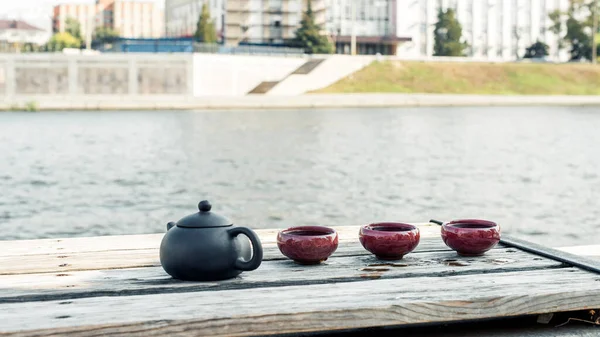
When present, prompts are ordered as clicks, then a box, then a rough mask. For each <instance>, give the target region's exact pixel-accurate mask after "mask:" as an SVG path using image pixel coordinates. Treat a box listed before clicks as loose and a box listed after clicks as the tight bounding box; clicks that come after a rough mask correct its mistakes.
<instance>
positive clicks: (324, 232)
mask: <svg viewBox="0 0 600 337" xmlns="http://www.w3.org/2000/svg"><path fill="white" fill-rule="evenodd" d="M295 231H298V232H299V231H311V232H318V233H319V234H316V235H296V234H294V233H293V232H295ZM279 234H280V235H281V236H291V237H303V238H320V237H325V236H330V235H337V231H336V230H335V229H333V228H331V227H327V226H293V227H289V228H286V229H282V230H281V231H279Z"/></svg>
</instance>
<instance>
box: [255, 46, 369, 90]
mask: <svg viewBox="0 0 600 337" xmlns="http://www.w3.org/2000/svg"><path fill="white" fill-rule="evenodd" d="M373 60H374V57H373V56H350V55H331V56H327V57H326V58H322V59H318V60H317V59H315V60H311V61H314V62H312V63H311V64H310V67H311V68H312V69H311V71H309V72H306V73H296V72H294V73H292V74H290V75H289V76H287V77H286V78H284V79H283V80H281V81H280V82H279V83H278V84H277V85H275V86H274V87H273V88H272V89H271V90H269V91H268V92H267V93H266V95H282V96H289V95H301V94H304V93H306V92H309V91H312V90H317V89H321V88H324V87H327V86H329V85H331V84H333V83H335V82H337V81H339V80H341V79H342V78H344V77H346V76H349V75H351V74H352V73H354V72H357V71H359V70H360V69H362V68H364V67H366V66H367V65H369V64H370V63H371V62H373ZM311 61H309V62H307V63H306V64H305V65H306V68H307V69H308V68H309V65H308V63H310V62H311ZM302 67H304V65H303V66H301V67H300V68H302Z"/></svg>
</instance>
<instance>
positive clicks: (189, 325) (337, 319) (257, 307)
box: [0, 268, 600, 336]
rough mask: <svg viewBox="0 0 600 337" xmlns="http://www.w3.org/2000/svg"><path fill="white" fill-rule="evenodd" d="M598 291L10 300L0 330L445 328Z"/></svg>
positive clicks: (356, 290)
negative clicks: (428, 325)
mask: <svg viewBox="0 0 600 337" xmlns="http://www.w3.org/2000/svg"><path fill="white" fill-rule="evenodd" d="M442 280H443V284H440V281H442ZM436 284H439V286H433V285H436ZM599 284H600V276H599V275H596V274H592V273H588V272H584V271H581V270H579V269H577V268H562V269H552V270H535V271H525V272H507V273H497V274H480V275H477V277H472V276H471V275H461V276H448V277H444V278H443V279H440V278H438V277H414V278H398V279H385V280H384V279H382V280H369V281H358V282H352V283H334V284H317V285H310V286H287V287H269V288H255V289H242V290H223V291H212V292H189V293H179V294H156V295H143V296H119V297H93V298H83V299H73V300H69V301H62V302H60V301H45V302H27V303H9V304H4V305H2V306H0V316H2V317H3V319H2V321H0V331H2V332H18V331H20V330H23V329H24V327H27V329H59V330H47V331H33V332H31V333H28V332H23V333H22V334H19V335H21V336H28V335H36V336H42V335H50V334H56V333H62V334H66V333H69V332H71V333H72V335H73V336H77V335H85V334H86V333H94V334H101V333H110V332H111V331H112V332H113V333H115V332H118V333H121V334H128V335H131V336H150V335H159V334H160V335H167V334H168V335H173V334H176V333H181V332H182V331H188V332H192V331H193V333H194V334H196V335H206V336H209V335H210V336H250V335H269V334H282V333H298V332H309V331H334V330H340V329H352V328H366V327H377V326H396V325H406V324H423V323H441V322H451V321H458V320H461V321H462V320H474V319H483V318H491V317H508V316H518V315H528V314H540V313H547V312H558V311H574V310H583V309H589V308H599V307H600V286H599ZM98 322H102V323H103V324H105V325H104V326H97V324H98ZM144 322H145V323H144ZM77 332H79V333H77Z"/></svg>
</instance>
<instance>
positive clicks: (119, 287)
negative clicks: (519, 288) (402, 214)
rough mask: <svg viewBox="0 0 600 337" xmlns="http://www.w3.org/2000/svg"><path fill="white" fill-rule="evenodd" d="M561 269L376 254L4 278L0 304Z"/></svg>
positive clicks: (500, 255) (449, 256) (503, 256)
mask: <svg viewBox="0 0 600 337" xmlns="http://www.w3.org/2000/svg"><path fill="white" fill-rule="evenodd" d="M560 267H562V264H561V263H559V262H555V261H552V260H548V259H542V258H539V257H537V256H534V255H530V254H527V253H525V252H522V251H517V250H514V249H506V248H504V249H493V250H491V251H489V252H488V253H487V254H486V255H484V256H482V257H471V258H469V257H460V256H458V255H457V254H456V253H454V252H453V251H437V252H420V253H419V252H416V253H411V254H408V255H407V256H405V257H404V259H402V260H399V261H380V260H377V259H376V258H375V257H373V256H372V255H357V256H344V257H336V258H331V259H329V260H328V261H326V262H325V263H323V264H321V265H316V266H303V265H298V264H296V263H294V262H292V261H290V260H271V261H265V262H263V264H262V265H261V266H260V268H259V269H258V270H256V271H251V272H244V273H242V274H241V275H240V276H239V277H237V278H235V279H232V280H225V281H220V282H183V281H178V280H174V279H172V278H171V277H170V276H169V275H167V274H166V273H165V272H164V271H163V269H162V268H161V267H150V268H133V269H111V270H92V271H73V272H61V273H42V274H20V275H4V276H0V303H8V302H24V301H39V300H58V299H69V298H82V297H94V296H124V295H141V294H156V293H173V292H190V291H215V290H229V289H245V288H261V287H276V286H290V285H311V284H321V283H334V282H354V281H361V280H369V279H387V278H409V277H417V276H449V275H460V274H463V275H464V274H471V275H475V274H480V273H499V272H507V271H517V270H536V269H547V268H560Z"/></svg>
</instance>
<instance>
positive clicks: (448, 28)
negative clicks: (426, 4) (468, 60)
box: [433, 8, 469, 56]
mask: <svg viewBox="0 0 600 337" xmlns="http://www.w3.org/2000/svg"><path fill="white" fill-rule="evenodd" d="M433 34H434V39H435V42H434V46H433V55H434V56H464V55H465V53H464V51H465V49H466V48H467V47H468V46H469V45H468V44H467V43H465V42H462V41H461V38H462V26H461V25H460V22H458V19H457V18H456V12H455V11H454V9H452V8H448V9H447V10H446V11H443V10H442V9H441V8H440V9H439V10H438V21H437V23H436V24H435V29H434V31H433Z"/></svg>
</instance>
